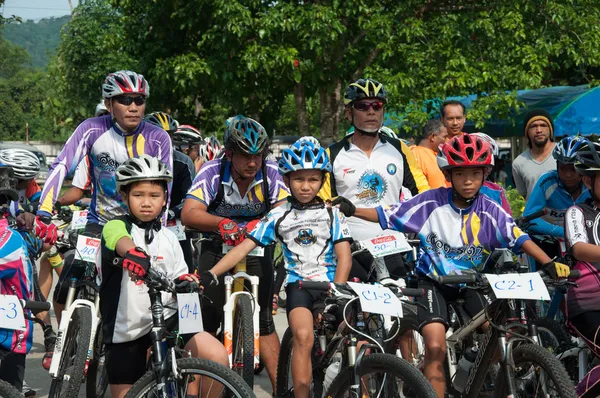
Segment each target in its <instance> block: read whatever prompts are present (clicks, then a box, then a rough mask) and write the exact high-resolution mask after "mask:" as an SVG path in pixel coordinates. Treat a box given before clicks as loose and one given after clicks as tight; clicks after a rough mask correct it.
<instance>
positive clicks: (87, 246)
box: [75, 235, 100, 264]
mask: <svg viewBox="0 0 600 398" xmlns="http://www.w3.org/2000/svg"><path fill="white" fill-rule="evenodd" d="M99 252H100V239H96V238H90V237H89V236H83V235H79V236H78V237H77V250H75V259H76V260H82V261H87V262H89V263H94V264H96V263H97V262H98V261H97V260H98V253H99Z"/></svg>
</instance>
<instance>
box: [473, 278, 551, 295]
mask: <svg viewBox="0 0 600 398" xmlns="http://www.w3.org/2000/svg"><path fill="white" fill-rule="evenodd" d="M485 276H486V278H487V280H488V282H489V284H490V286H491V287H492V289H493V290H494V294H495V295H496V298H500V299H524V300H550V294H549V293H548V288H547V287H546V284H545V283H544V281H543V280H542V277H541V276H540V274H538V273H537V272H528V273H524V274H502V275H495V274H485Z"/></svg>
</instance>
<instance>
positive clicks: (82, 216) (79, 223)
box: [71, 210, 88, 229]
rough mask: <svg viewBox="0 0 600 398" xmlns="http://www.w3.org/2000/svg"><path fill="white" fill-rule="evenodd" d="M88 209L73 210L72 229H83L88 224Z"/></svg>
mask: <svg viewBox="0 0 600 398" xmlns="http://www.w3.org/2000/svg"><path fill="white" fill-rule="evenodd" d="M87 215H88V211H87V210H78V211H74V212H73V218H72V219H71V229H83V228H85V225H86V224H87Z"/></svg>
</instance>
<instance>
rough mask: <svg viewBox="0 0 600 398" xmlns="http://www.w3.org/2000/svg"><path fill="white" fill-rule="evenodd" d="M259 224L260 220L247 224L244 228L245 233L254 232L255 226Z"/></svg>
mask: <svg viewBox="0 0 600 398" xmlns="http://www.w3.org/2000/svg"><path fill="white" fill-rule="evenodd" d="M259 222H260V219H257V220H252V221H250V222H249V223H248V224H246V227H245V228H244V229H245V230H246V233H249V232H252V231H253V230H254V228H256V225H257V224H258V223H259Z"/></svg>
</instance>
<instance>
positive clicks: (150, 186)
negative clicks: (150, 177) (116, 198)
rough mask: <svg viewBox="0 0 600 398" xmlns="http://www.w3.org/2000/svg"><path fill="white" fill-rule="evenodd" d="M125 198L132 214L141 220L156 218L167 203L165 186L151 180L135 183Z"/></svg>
mask: <svg viewBox="0 0 600 398" xmlns="http://www.w3.org/2000/svg"><path fill="white" fill-rule="evenodd" d="M123 200H124V201H125V203H127V206H128V207H129V211H130V212H131V214H132V215H133V216H134V217H136V218H137V219H138V220H140V221H152V220H155V219H156V218H157V217H158V215H159V214H160V212H161V211H162V209H163V207H164V206H166V205H167V198H166V194H165V191H164V189H163V186H162V185H161V184H157V183H152V182H149V181H142V182H136V183H133V184H132V185H131V188H130V189H129V194H127V195H125V194H124V195H123Z"/></svg>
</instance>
